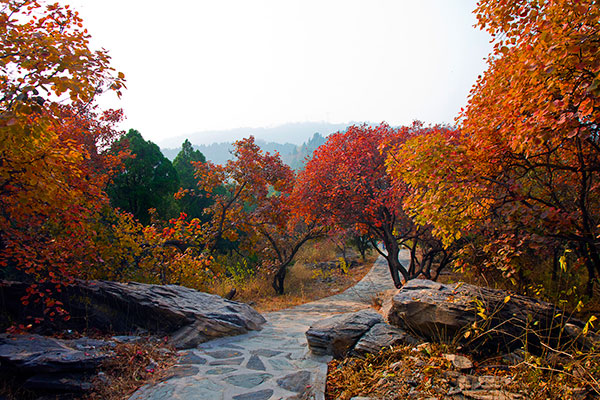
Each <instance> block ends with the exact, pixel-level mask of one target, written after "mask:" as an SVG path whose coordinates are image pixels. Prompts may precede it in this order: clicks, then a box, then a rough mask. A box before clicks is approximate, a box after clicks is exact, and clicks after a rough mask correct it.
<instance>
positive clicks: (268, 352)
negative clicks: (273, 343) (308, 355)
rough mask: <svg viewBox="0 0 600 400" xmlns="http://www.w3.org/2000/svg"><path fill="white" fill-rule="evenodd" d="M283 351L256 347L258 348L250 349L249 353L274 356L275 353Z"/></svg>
mask: <svg viewBox="0 0 600 400" xmlns="http://www.w3.org/2000/svg"><path fill="white" fill-rule="evenodd" d="M281 353H283V352H282V351H276V350H269V349H258V350H252V351H250V354H255V355H257V356H263V357H274V356H276V355H279V354H281Z"/></svg>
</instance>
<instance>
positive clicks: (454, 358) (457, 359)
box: [444, 354, 473, 370]
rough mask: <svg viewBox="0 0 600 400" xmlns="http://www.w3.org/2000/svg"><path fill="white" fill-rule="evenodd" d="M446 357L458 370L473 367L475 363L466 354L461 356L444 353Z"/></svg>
mask: <svg viewBox="0 0 600 400" xmlns="http://www.w3.org/2000/svg"><path fill="white" fill-rule="evenodd" d="M444 358H445V359H446V360H448V361H450V362H451V363H452V365H454V367H455V368H456V369H458V370H465V369H471V368H473V363H472V362H471V360H469V359H468V358H467V357H465V356H459V355H458V354H444Z"/></svg>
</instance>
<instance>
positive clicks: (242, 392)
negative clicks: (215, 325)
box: [129, 252, 409, 400]
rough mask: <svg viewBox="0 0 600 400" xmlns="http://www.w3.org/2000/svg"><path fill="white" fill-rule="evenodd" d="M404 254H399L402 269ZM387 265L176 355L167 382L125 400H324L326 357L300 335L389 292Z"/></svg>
mask: <svg viewBox="0 0 600 400" xmlns="http://www.w3.org/2000/svg"><path fill="white" fill-rule="evenodd" d="M408 256H409V254H408V252H404V253H401V260H400V261H401V262H402V263H403V264H405V265H406V263H407V262H408V260H407V258H408ZM393 288H394V286H393V283H392V279H391V277H390V275H389V271H388V267H387V262H386V261H385V259H384V258H383V257H381V256H380V257H379V258H378V259H377V261H376V262H375V263H374V264H373V267H372V268H371V270H370V271H369V273H367V275H365V277H364V278H363V279H362V280H361V281H360V282H358V283H357V284H356V285H355V286H353V287H351V288H349V289H347V290H346V291H344V292H343V293H340V294H337V295H334V296H331V297H327V298H324V299H321V300H317V301H313V302H311V303H307V304H302V305H300V306H296V307H293V308H289V309H285V310H281V311H276V312H270V313H265V314H264V317H265V318H266V320H267V323H266V324H265V325H264V327H263V329H262V330H261V331H255V332H250V333H247V334H244V335H239V336H230V337H224V338H219V339H215V340H211V341H209V342H206V343H202V344H201V345H200V346H198V347H197V348H195V349H192V350H185V351H181V352H180V355H181V357H180V359H179V361H178V363H177V365H175V366H174V367H173V368H172V369H171V371H170V373H169V378H167V379H166V380H164V381H163V382H160V383H158V384H156V385H153V386H150V385H146V386H143V387H142V388H140V389H139V390H138V391H137V392H135V393H134V394H133V395H132V396H131V397H130V398H129V400H171V399H173V400H178V399H181V400H184V399H185V400H187V399H207V400H208V399H210V400H213V399H214V400H229V399H233V400H275V399H298V400H299V399H311V400H323V399H324V392H325V380H326V376H327V363H328V362H329V361H330V360H331V357H329V356H315V355H313V354H312V353H311V352H310V351H309V350H308V346H307V343H306V336H305V332H306V331H307V330H308V328H309V327H310V325H312V324H313V323H314V322H316V321H318V320H320V319H323V318H326V317H329V316H331V315H334V314H338V313H343V312H350V311H357V310H360V309H363V308H366V307H369V305H371V303H372V299H373V297H374V296H375V295H376V294H377V293H379V292H382V291H385V290H389V289H393Z"/></svg>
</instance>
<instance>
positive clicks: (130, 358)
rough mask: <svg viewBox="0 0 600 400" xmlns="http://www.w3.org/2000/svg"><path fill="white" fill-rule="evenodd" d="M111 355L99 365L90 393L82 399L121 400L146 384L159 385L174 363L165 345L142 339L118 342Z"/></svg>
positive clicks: (173, 356) (171, 352)
mask: <svg viewBox="0 0 600 400" xmlns="http://www.w3.org/2000/svg"><path fill="white" fill-rule="evenodd" d="M113 351H114V355H113V356H112V357H110V358H109V359H108V360H106V361H105V362H104V363H103V364H102V368H101V373H100V375H99V377H98V378H96V379H95V380H94V382H93V383H94V390H93V391H92V392H91V393H89V394H88V395H87V396H86V397H85V398H86V399H90V400H124V399H128V398H129V397H130V396H131V395H132V394H133V392H135V391H136V390H137V389H139V388H140V387H141V386H142V385H144V384H146V383H153V382H159V381H160V380H161V379H162V378H164V377H165V374H166V373H167V370H168V369H169V368H170V367H171V366H173V365H174V364H175V361H176V359H177V354H176V352H175V351H174V349H171V348H168V347H167V346H166V345H165V343H161V342H157V341H152V340H144V341H142V342H138V343H120V344H118V345H117V346H116V347H115V348H114V349H113Z"/></svg>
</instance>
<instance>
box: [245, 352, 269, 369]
mask: <svg viewBox="0 0 600 400" xmlns="http://www.w3.org/2000/svg"><path fill="white" fill-rule="evenodd" d="M246 368H248V369H254V370H257V371H264V370H266V368H265V364H263V362H262V361H261V360H260V358H259V357H258V356H257V355H253V356H251V357H250V359H249V360H248V363H247V364H246Z"/></svg>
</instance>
